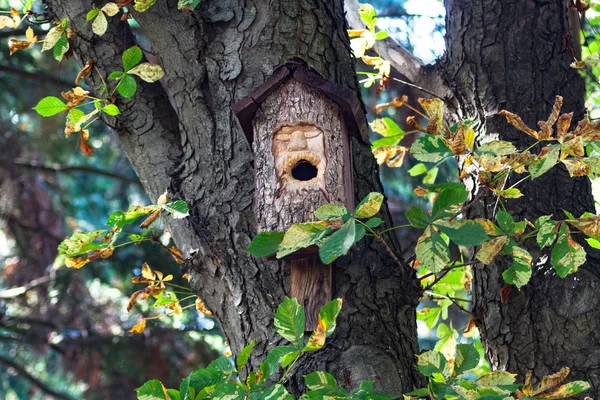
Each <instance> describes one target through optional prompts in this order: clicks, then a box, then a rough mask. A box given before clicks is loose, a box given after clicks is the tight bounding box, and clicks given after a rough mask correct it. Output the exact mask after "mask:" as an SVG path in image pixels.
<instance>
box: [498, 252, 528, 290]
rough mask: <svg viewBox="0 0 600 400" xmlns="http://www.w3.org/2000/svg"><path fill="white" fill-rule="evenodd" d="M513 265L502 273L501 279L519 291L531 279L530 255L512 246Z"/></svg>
mask: <svg viewBox="0 0 600 400" xmlns="http://www.w3.org/2000/svg"><path fill="white" fill-rule="evenodd" d="M511 254H512V257H513V264H512V266H511V267H510V268H508V269H507V270H506V271H504V272H503V273H502V278H504V281H505V282H506V283H508V284H509V285H514V286H516V287H517V288H519V289H521V288H522V287H523V286H525V285H526V284H527V282H529V279H531V259H532V257H531V254H529V252H528V251H527V250H525V249H523V248H521V247H518V246H513V247H512V249H511Z"/></svg>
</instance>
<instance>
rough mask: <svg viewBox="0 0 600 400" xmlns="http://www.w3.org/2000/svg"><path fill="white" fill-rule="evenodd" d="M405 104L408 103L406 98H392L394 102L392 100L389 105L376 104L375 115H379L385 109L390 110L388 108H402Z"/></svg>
mask: <svg viewBox="0 0 600 400" xmlns="http://www.w3.org/2000/svg"><path fill="white" fill-rule="evenodd" d="M405 103H408V96H406V95H404V96H402V97H401V98H400V99H399V98H397V97H396V98H394V100H392V101H391V102H389V103H381V104H377V105H376V106H375V113H376V114H379V113H380V112H382V111H383V110H385V109H386V108H390V107H396V108H398V107H402V106H403V105H404V104H405Z"/></svg>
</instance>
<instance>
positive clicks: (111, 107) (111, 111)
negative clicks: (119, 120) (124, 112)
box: [102, 104, 121, 117]
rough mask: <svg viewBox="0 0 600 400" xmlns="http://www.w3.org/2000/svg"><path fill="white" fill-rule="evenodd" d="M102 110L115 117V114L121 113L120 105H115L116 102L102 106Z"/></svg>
mask: <svg viewBox="0 0 600 400" xmlns="http://www.w3.org/2000/svg"><path fill="white" fill-rule="evenodd" d="M102 111H104V112H105V113H107V114H108V115H111V116H113V117H114V116H115V115H119V114H121V111H119V107H117V106H115V105H114V104H108V105H106V106H105V107H104V108H102Z"/></svg>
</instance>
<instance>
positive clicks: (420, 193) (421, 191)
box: [413, 186, 429, 197]
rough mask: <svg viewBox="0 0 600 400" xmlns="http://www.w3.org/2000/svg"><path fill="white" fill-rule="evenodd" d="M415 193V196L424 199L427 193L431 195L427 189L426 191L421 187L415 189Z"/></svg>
mask: <svg viewBox="0 0 600 400" xmlns="http://www.w3.org/2000/svg"><path fill="white" fill-rule="evenodd" d="M413 192H415V194H416V195H417V196H418V197H423V196H425V195H426V194H427V193H429V190H427V189H425V188H422V187H421V186H417V187H416V188H415V190H413Z"/></svg>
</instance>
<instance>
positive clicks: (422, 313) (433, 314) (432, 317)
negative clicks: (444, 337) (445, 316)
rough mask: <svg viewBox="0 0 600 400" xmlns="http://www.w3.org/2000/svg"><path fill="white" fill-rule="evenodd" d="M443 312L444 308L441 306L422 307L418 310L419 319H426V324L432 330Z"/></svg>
mask: <svg viewBox="0 0 600 400" xmlns="http://www.w3.org/2000/svg"><path fill="white" fill-rule="evenodd" d="M441 312H442V309H441V308H440V307H433V308H428V307H426V308H422V309H420V310H418V311H417V319H418V320H419V321H425V326H427V328H428V329H430V330H431V329H433V327H434V326H435V325H436V324H437V323H438V320H439V319H440V314H441Z"/></svg>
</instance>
